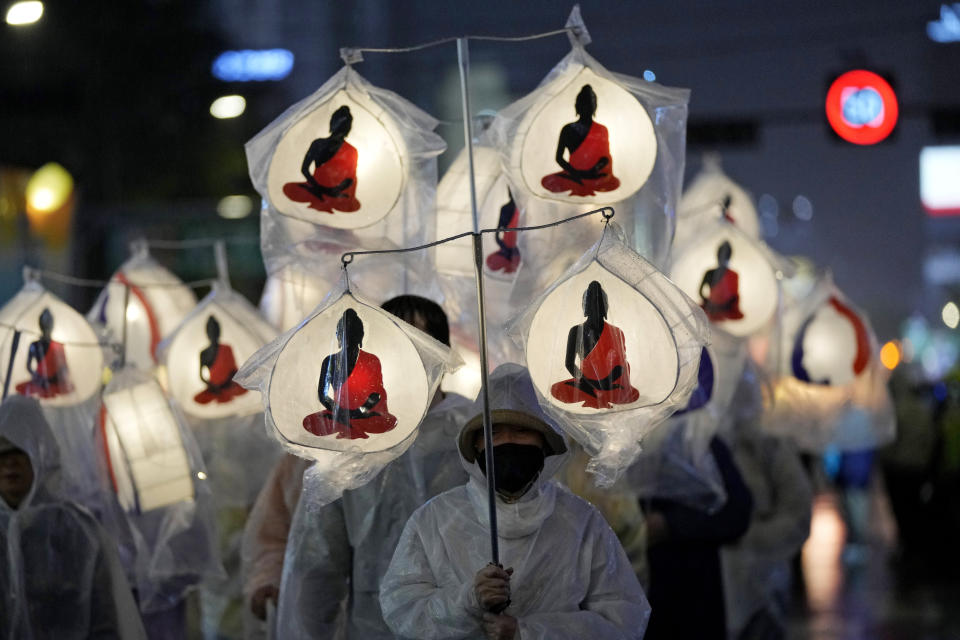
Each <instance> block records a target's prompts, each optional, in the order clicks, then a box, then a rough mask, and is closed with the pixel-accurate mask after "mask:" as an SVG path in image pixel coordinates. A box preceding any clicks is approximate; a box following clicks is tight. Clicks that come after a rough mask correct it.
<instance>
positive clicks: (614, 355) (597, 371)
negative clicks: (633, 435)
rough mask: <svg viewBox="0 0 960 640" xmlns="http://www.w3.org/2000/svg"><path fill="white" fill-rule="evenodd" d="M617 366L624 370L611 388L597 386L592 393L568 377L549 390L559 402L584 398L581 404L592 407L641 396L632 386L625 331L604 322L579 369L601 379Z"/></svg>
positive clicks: (587, 375)
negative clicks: (598, 387)
mask: <svg viewBox="0 0 960 640" xmlns="http://www.w3.org/2000/svg"><path fill="white" fill-rule="evenodd" d="M617 366H619V367H620V368H621V373H620V377H619V378H616V379H615V380H614V381H613V388H612V389H595V390H593V395H591V394H590V393H588V392H587V391H584V390H583V389H581V388H580V387H579V386H577V383H578V382H580V381H579V380H576V379H574V378H568V379H567V380H563V381H561V382H558V383H556V384H554V385H553V386H552V387H550V393H551V395H553V397H554V398H556V399H557V400H559V401H560V402H566V403H574V402H582V403H583V405H582V406H584V407H590V408H591V409H609V408H611V407H612V406H613V405H615V404H630V403H632V402H636V401H637V400H639V399H640V392H639V391H638V390H637V389H634V388H633V387H632V386H630V365H629V364H628V363H627V354H626V346H625V342H624V337H623V332H622V331H621V330H620V329H618V328H617V327H615V326H613V325H612V324H610V323H609V322H605V323H604V325H603V331H601V332H600V339H599V340H597V344H596V345H595V346H594V347H593V349H591V351H590V353H588V354H587V355H586V356H584V358H583V362H582V363H581V364H580V371H581V372H583V375H584V377H585V378H590V379H591V380H602V379H603V378H606V377H607V376H609V375H610V373H611V372H612V371H613V369H614V368H615V367H617Z"/></svg>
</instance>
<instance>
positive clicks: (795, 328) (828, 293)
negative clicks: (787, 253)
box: [763, 273, 896, 452]
mask: <svg viewBox="0 0 960 640" xmlns="http://www.w3.org/2000/svg"><path fill="white" fill-rule="evenodd" d="M783 307H784V308H783V312H782V315H781V327H780V332H779V335H780V340H779V344H778V345H776V347H777V348H771V349H770V350H769V352H768V368H769V370H770V371H772V372H774V373H775V378H774V386H773V395H772V398H771V399H770V402H769V404H770V405H771V406H769V407H768V408H767V410H766V411H765V412H764V416H763V425H764V427H765V428H766V429H767V430H768V431H770V432H773V433H776V434H779V435H785V436H788V437H790V438H792V439H793V440H794V441H795V442H796V444H797V446H798V447H799V448H801V449H804V450H807V451H814V452H819V451H823V450H824V449H825V448H827V447H832V448H835V449H838V450H841V451H856V450H862V449H873V448H876V447H879V446H881V445H883V444H886V443H887V442H890V441H891V440H893V438H894V436H895V433H896V417H895V415H894V411H893V405H892V401H891V398H890V393H889V390H888V389H887V378H888V374H887V371H886V369H885V368H884V367H883V365H882V364H881V362H880V358H879V347H878V345H877V340H876V336H875V334H874V332H873V329H872V327H871V326H870V323H869V321H868V320H867V318H866V316H865V315H864V314H863V312H862V311H860V310H859V309H857V308H856V307H855V306H854V305H853V304H852V303H851V302H850V301H849V300H848V299H847V297H846V296H844V295H843V293H841V292H840V290H839V289H838V288H837V287H836V285H834V283H833V279H832V277H831V276H830V274H829V273H826V274H823V275H822V276H821V277H820V278H819V279H818V281H817V282H816V283H815V284H814V285H813V287H812V288H810V289H809V291H808V292H807V293H806V295H804V296H803V297H801V298H792V297H790V296H784V305H783Z"/></svg>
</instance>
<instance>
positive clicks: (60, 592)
mask: <svg viewBox="0 0 960 640" xmlns="http://www.w3.org/2000/svg"><path fill="white" fill-rule="evenodd" d="M77 428H82V425H77ZM59 474H60V453H59V450H58V447H57V444H56V441H55V440H54V438H53V434H52V433H51V432H50V427H49V426H48V425H47V422H46V420H45V419H44V417H43V413H42V411H41V409H40V405H39V403H38V402H37V401H36V400H34V399H32V398H27V397H24V396H10V397H8V398H7V399H6V400H4V401H3V404H2V405H0V547H2V553H3V558H4V562H2V563H0V638H5V639H6V638H10V639H11V640H12V639H14V638H15V639H17V640H41V639H45V638H50V639H51V640H52V639H56V640H70V639H72V638H77V639H81V638H82V639H84V640H85V639H88V638H97V639H107V638H110V639H113V638H121V639H122V640H128V639H131V640H135V639H140V638H146V634H145V633H144V630H143V625H142V623H141V621H140V614H139V611H138V610H137V606H136V603H135V602H134V600H133V594H132V592H131V591H130V585H129V583H128V582H127V579H126V577H125V576H124V573H123V568H122V567H121V566H120V561H119V559H118V557H117V551H116V543H115V542H114V541H112V540H110V538H109V537H108V536H107V534H106V532H105V531H104V530H103V528H102V527H101V526H100V525H99V524H98V523H97V521H96V520H94V518H93V516H92V515H90V513H89V512H87V511H86V510H85V509H84V508H83V507H80V506H79V505H76V504H74V503H72V502H69V501H67V500H64V499H61V498H59V497H58V495H57V494H58V486H57V484H58V483H57V481H58V479H59Z"/></svg>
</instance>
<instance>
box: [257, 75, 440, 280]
mask: <svg viewBox="0 0 960 640" xmlns="http://www.w3.org/2000/svg"><path fill="white" fill-rule="evenodd" d="M436 125H437V121H436V120H435V119H434V118H432V117H431V116H429V115H428V114H426V113H425V112H423V111H421V110H420V109H419V108H417V107H416V106H415V105H413V104H412V103H410V102H408V101H407V100H405V99H404V98H402V97H400V96H399V95H397V94H395V93H393V92H390V91H386V90H384V89H380V88H377V87H375V86H373V85H371V84H370V83H369V82H367V81H366V80H364V79H363V78H362V77H361V76H360V75H359V74H358V73H357V72H356V71H354V70H353V69H352V68H351V67H349V66H346V67H344V68H343V69H341V70H340V71H339V72H338V73H336V74H335V75H334V76H333V77H332V78H330V80H328V81H327V82H326V83H324V85H323V86H322V87H320V88H319V89H318V90H317V91H316V92H314V93H313V94H312V95H310V96H308V97H307V98H304V99H303V100H301V101H300V102H298V103H296V104H294V105H293V106H291V107H290V108H289V109H287V110H286V111H285V112H284V113H283V114H282V115H280V116H279V117H278V118H277V119H276V120H274V121H273V122H272V123H271V124H270V125H268V126H267V127H266V128H265V129H264V130H263V131H261V132H260V133H259V134H257V136H255V137H254V138H253V139H251V140H250V141H249V142H248V143H247V145H246V152H247V163H248V165H249V167H250V179H251V181H252V182H253V185H254V187H255V188H256V189H257V191H258V192H259V193H260V195H261V196H263V198H264V206H263V210H262V212H261V215H262V220H261V249H262V252H263V256H264V262H265V263H266V267H267V272H268V274H275V273H277V272H278V271H279V270H280V269H282V268H283V267H285V266H286V265H287V264H290V262H295V261H297V260H300V259H303V260H307V261H312V262H316V263H318V264H319V265H320V266H321V267H322V268H321V270H320V271H319V272H318V273H319V275H320V277H321V278H322V279H323V280H324V281H326V282H327V283H331V284H332V283H334V282H336V281H337V280H338V277H339V273H338V270H339V263H338V262H337V258H338V257H339V254H340V253H342V252H344V251H350V250H356V249H384V248H396V247H407V246H415V245H420V244H424V243H426V242H428V241H430V240H433V239H434V238H433V237H432V233H433V231H434V228H435V225H434V224H433V216H434V215H435V213H434V212H435V210H436V208H435V204H434V196H435V191H436V157H437V155H439V154H440V153H442V152H443V150H444V148H445V145H444V142H443V140H442V138H440V137H439V136H438V135H437V134H435V133H434V132H433V129H434V128H435V127H436ZM431 257H432V254H431V253H429V252H425V253H421V254H419V255H414V256H409V257H408V258H407V259H406V260H407V261H408V262H410V266H406V265H405V268H404V269H398V270H395V271H396V274H397V275H399V276H403V274H404V273H405V271H406V270H407V269H412V270H414V271H417V272H419V273H427V272H429V271H430V268H429V260H430V258H431ZM357 275H358V276H359V275H360V271H359V270H358V271H357ZM381 277H382V274H381ZM384 279H386V280H390V278H384ZM358 282H360V281H359V280H358ZM385 288H389V285H385ZM367 290H368V291H369V292H370V293H371V294H379V293H381V290H379V289H372V288H371V289H367Z"/></svg>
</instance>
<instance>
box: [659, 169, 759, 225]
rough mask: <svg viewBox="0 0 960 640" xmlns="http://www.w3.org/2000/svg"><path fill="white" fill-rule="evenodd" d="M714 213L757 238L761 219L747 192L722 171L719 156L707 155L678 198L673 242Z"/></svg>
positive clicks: (711, 216)
mask: <svg viewBox="0 0 960 640" xmlns="http://www.w3.org/2000/svg"><path fill="white" fill-rule="evenodd" d="M717 212H721V213H722V215H723V217H724V218H726V219H727V221H729V222H731V223H733V224H734V225H736V226H737V228H738V229H740V230H741V231H743V232H744V233H745V234H746V235H748V236H750V237H751V238H754V239H759V238H760V220H759V218H758V217H757V209H756V207H755V206H754V205H753V200H752V199H751V198H750V194H748V193H747V192H746V190H745V189H744V188H743V187H741V186H740V185H739V184H737V183H736V182H734V181H733V180H732V179H730V177H729V176H727V174H725V173H724V172H723V169H721V168H720V160H719V158H713V157H708V158H705V159H704V162H703V169H701V171H700V173H698V174H697V175H696V176H695V177H694V178H693V180H692V181H691V182H690V184H689V186H688V187H687V188H686V189H685V190H684V192H683V196H682V197H681V198H680V204H679V205H678V206H677V232H676V237H675V242H676V243H677V244H683V242H684V239H685V238H686V237H688V236H689V235H690V234H695V233H696V231H697V228H698V226H699V225H700V224H702V223H703V221H704V220H710V219H712V218H713V217H716V213H717Z"/></svg>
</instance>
